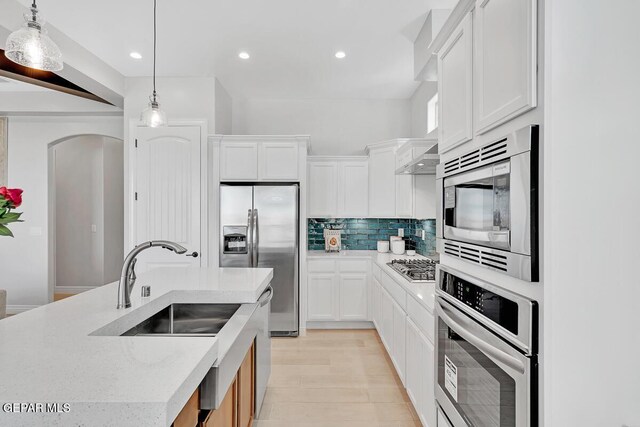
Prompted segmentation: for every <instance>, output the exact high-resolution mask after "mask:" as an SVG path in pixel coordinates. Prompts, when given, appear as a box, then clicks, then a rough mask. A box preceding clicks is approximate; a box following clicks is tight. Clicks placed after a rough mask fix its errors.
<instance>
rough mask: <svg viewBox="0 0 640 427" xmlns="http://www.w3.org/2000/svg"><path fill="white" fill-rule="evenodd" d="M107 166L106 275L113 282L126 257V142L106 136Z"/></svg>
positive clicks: (106, 279)
mask: <svg viewBox="0 0 640 427" xmlns="http://www.w3.org/2000/svg"><path fill="white" fill-rule="evenodd" d="M102 150H103V151H102V152H103V158H102V161H103V165H104V166H103V169H104V180H103V181H104V197H103V203H104V206H103V209H104V278H103V283H110V282H114V281H116V280H118V279H119V278H120V271H121V270H122V260H123V259H124V197H123V189H124V144H123V142H122V141H120V140H116V139H112V138H104V137H103V138H102Z"/></svg>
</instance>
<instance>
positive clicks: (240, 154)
mask: <svg viewBox="0 0 640 427" xmlns="http://www.w3.org/2000/svg"><path fill="white" fill-rule="evenodd" d="M221 138H222V142H221V143H220V180H221V181H265V182H272V181H290V182H295V181H299V180H300V171H301V170H304V168H303V167H304V162H306V156H301V155H300V154H301V150H303V151H304V152H305V153H306V149H307V145H308V141H309V138H308V137H304V136H273V135H267V136H253V135H252V136H242V135H224V136H222V137H221ZM301 166H302V167H301Z"/></svg>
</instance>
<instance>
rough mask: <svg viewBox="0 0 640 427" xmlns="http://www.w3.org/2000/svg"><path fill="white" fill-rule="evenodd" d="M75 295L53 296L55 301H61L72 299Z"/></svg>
mask: <svg viewBox="0 0 640 427" xmlns="http://www.w3.org/2000/svg"><path fill="white" fill-rule="evenodd" d="M73 295H74V294H53V300H54V301H60V300H61V299H65V298H69V297H72V296H73Z"/></svg>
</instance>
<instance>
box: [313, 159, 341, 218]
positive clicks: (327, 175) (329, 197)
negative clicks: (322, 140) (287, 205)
mask: <svg viewBox="0 0 640 427" xmlns="http://www.w3.org/2000/svg"><path fill="white" fill-rule="evenodd" d="M308 169H309V183H308V188H309V190H308V193H307V194H308V198H309V204H308V212H307V216H308V217H309V218H322V217H331V216H334V215H335V214H336V212H337V210H338V203H337V202H338V197H337V193H336V191H337V187H338V163H337V162H309V165H308Z"/></svg>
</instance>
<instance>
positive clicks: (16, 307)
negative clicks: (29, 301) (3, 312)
mask: <svg viewBox="0 0 640 427" xmlns="http://www.w3.org/2000/svg"><path fill="white" fill-rule="evenodd" d="M38 307H40V306H39V305H21V304H13V305H7V314H10V315H14V314H20V313H24V312H25V311H29V310H33V309H34V308H38Z"/></svg>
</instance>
